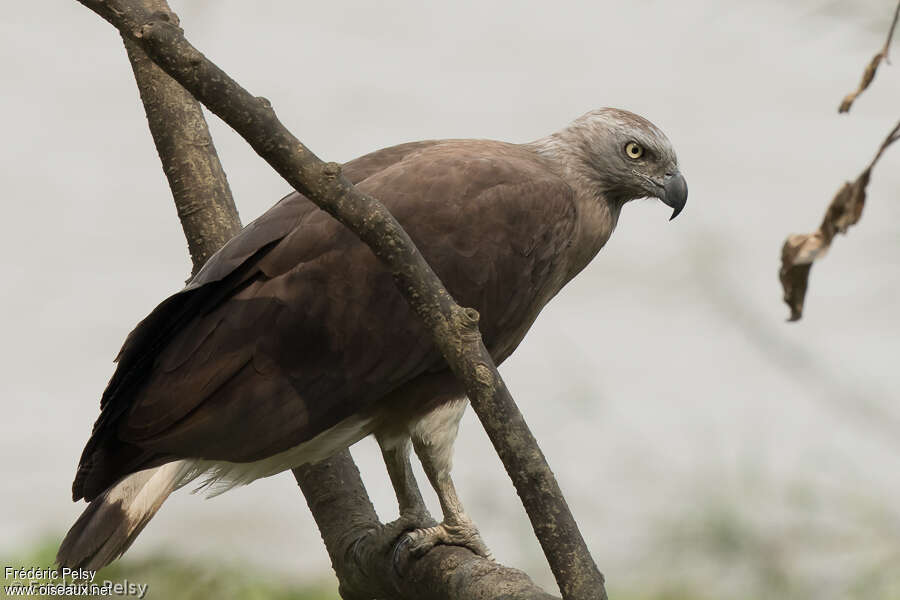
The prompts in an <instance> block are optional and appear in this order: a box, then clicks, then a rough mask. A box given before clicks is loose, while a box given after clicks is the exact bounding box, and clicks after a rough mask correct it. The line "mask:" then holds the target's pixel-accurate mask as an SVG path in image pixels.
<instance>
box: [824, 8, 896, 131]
mask: <svg viewBox="0 0 900 600" xmlns="http://www.w3.org/2000/svg"><path fill="white" fill-rule="evenodd" d="M898 17H900V1H898V2H897V8H896V9H894V19H893V20H892V21H891V26H890V28H889V29H888V36H887V40H885V42H884V46H883V47H882V48H881V50H880V51H879V52H878V54H876V55H875V56H873V57H872V60H870V61H869V64H868V65H867V66H866V70H865V71H863V76H862V81H860V83H859V87H858V88H857V89H856V91H855V92H850V93H849V94H847V95H846V96H844V99H843V100H842V101H841V105H840V106H839V107H838V112H839V113H845V112H850V107H851V106H853V102H855V101H856V98H857V97H858V96H859V95H860V94H862V93H863V91H865V89H866V88H867V87H869V84H871V83H872V80H873V79H875V73H877V72H878V65H880V64H881V61H882V60H883V61H884V62H886V63H888V64H890V62H891V61H890V60H888V49H889V48H890V46H891V39H892V38H893V37H894V29H895V28H896V27H897V19H898Z"/></svg>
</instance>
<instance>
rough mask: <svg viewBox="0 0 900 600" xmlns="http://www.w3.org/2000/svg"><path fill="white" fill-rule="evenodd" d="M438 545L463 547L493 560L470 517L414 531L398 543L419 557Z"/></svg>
mask: <svg viewBox="0 0 900 600" xmlns="http://www.w3.org/2000/svg"><path fill="white" fill-rule="evenodd" d="M438 544H443V545H445V546H462V547H464V548H468V549H469V550H471V551H472V552H474V553H475V554H477V555H478V556H483V557H484V558H491V551H490V550H488V547H487V546H486V545H485V543H484V541H483V540H482V539H481V534H480V533H478V529H477V528H476V527H475V523H473V522H472V521H471V519H469V518H468V517H465V516H463V517H458V518H456V519H454V520H453V521H444V522H443V523H440V524H439V525H435V526H433V527H426V528H424V529H414V530H413V531H410V532H408V533H406V534H405V535H404V536H403V537H402V538H401V539H400V541H399V542H398V544H397V545H398V547H402V546H408V549H409V552H410V554H412V555H413V556H416V557H419V556H423V555H424V554H425V553H426V552H428V551H429V550H431V549H432V548H433V547H435V546H437V545H438Z"/></svg>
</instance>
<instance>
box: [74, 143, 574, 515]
mask: <svg viewBox="0 0 900 600" xmlns="http://www.w3.org/2000/svg"><path fill="white" fill-rule="evenodd" d="M381 152H382V153H383V154H382V157H381V159H379V153H374V154H373V155H369V156H368V157H363V159H359V160H358V161H354V163H350V164H348V165H347V166H346V167H345V172H346V173H347V174H348V176H350V177H352V178H353V179H355V180H356V181H358V182H359V183H358V185H359V187H360V189H362V190H363V191H365V192H367V193H371V194H372V195H374V196H375V197H378V198H380V199H381V200H382V201H383V202H384V203H385V204H386V205H387V206H388V208H389V209H390V210H391V211H392V212H393V213H394V215H395V216H396V217H397V219H398V220H399V221H400V223H401V224H402V225H403V226H404V227H405V228H406V230H407V231H408V232H409V233H410V236H411V237H412V238H413V240H414V241H415V242H416V244H417V245H418V246H419V248H420V249H421V250H422V252H423V253H424V255H425V257H426V259H427V260H428V261H429V263H430V264H431V265H432V267H433V268H434V269H435V270H436V272H437V273H438V275H439V276H440V277H441V279H442V280H443V281H444V282H445V284H446V285H447V287H448V289H449V290H450V292H451V293H452V294H453V295H454V296H455V297H456V298H457V300H458V301H460V302H461V303H462V304H464V305H468V306H474V307H475V308H477V309H478V310H479V311H480V312H481V314H482V331H483V334H484V336H485V341H486V343H487V344H488V346H489V348H498V349H499V348H505V347H507V346H509V344H510V338H511V337H514V336H515V335H518V332H519V331H520V330H521V329H522V325H523V324H524V325H525V326H526V327H527V325H528V324H530V322H531V320H532V319H533V318H534V316H535V315H536V310H535V306H536V303H537V302H540V303H541V304H542V303H543V301H544V300H545V299H546V296H547V293H546V288H547V286H548V285H551V283H550V282H551V279H552V277H551V275H552V274H553V273H554V267H555V266H556V265H557V263H558V260H557V257H558V255H559V253H560V251H561V250H562V248H563V247H564V246H565V244H566V243H567V242H568V240H569V238H570V236H571V227H572V224H573V223H574V212H573V211H574V209H573V203H572V198H571V193H572V192H571V190H570V189H569V188H568V186H566V184H565V183H563V182H562V181H561V180H559V179H558V178H557V177H556V176H555V175H553V174H552V173H551V172H549V171H548V170H547V168H546V166H545V165H543V164H542V163H541V162H540V161H539V159H537V158H536V157H535V156H534V155H532V154H530V153H528V152H526V151H524V150H521V149H520V148H518V147H516V146H511V145H506V144H499V143H493V142H444V143H439V144H434V143H430V142H429V143H425V144H418V145H405V148H404V147H397V148H392V149H387V150H384V151H381ZM167 303H169V304H168V305H167ZM157 313H159V314H157ZM145 324H146V325H145ZM144 330H146V331H144ZM514 342H517V340H514ZM505 353H506V352H504V355H505ZM499 358H503V357H499ZM441 365H442V360H441V358H440V356H439V355H438V354H437V352H436V351H435V349H434V348H433V346H432V345H431V343H430V341H429V338H428V335H427V334H426V332H425V331H424V329H423V327H422V326H421V324H420V323H419V320H418V318H417V317H416V316H415V315H414V314H413V313H412V312H411V310H410V309H409V307H408V305H407V304H406V302H405V301H404V300H403V298H402V296H401V295H400V294H399V292H398V291H397V290H396V288H395V287H394V284H393V281H392V278H391V276H390V274H389V273H388V272H387V271H386V270H385V269H384V268H383V267H382V266H381V264H380V263H379V262H378V260H377V259H376V258H375V257H374V255H373V254H372V253H371V251H370V250H369V249H368V248H367V247H366V246H365V245H364V244H362V243H361V242H359V241H358V240H357V239H356V237H355V236H354V235H353V234H352V233H350V232H349V231H348V230H346V229H345V228H344V227H343V226H341V225H340V224H339V223H337V222H336V221H335V220H333V219H332V218H331V217H330V216H328V215H327V214H326V213H324V212H323V211H320V210H318V209H316V208H315V207H313V206H312V205H311V203H309V202H308V201H306V200H305V199H303V198H302V197H300V196H299V195H292V196H289V197H287V198H285V199H284V200H282V201H281V202H280V203H279V204H278V205H276V206H275V207H274V208H273V209H272V210H271V211H270V212H269V213H267V214H266V215H264V216H263V217H262V218H261V219H260V220H258V221H257V222H256V223H254V224H252V225H251V226H249V227H248V228H247V229H246V230H245V231H243V232H242V233H241V234H239V235H238V236H237V238H236V239H235V240H234V241H233V242H231V243H229V244H228V246H226V247H225V248H223V251H222V252H221V253H220V254H217V255H216V256H214V257H213V258H211V259H210V262H209V264H208V266H207V267H206V268H205V269H204V270H203V271H201V273H199V274H198V277H197V278H196V279H195V280H194V281H192V282H191V285H189V286H188V288H187V289H186V291H185V292H182V293H180V294H177V295H176V296H173V297H172V298H170V299H169V300H167V301H166V302H164V303H163V304H162V305H160V307H159V308H157V310H156V311H154V313H153V314H151V315H150V317H148V318H147V319H146V320H145V321H144V322H143V323H142V324H141V325H140V326H139V327H138V328H137V329H136V331H135V332H134V333H133V334H132V335H131V336H129V339H128V341H127V342H126V345H125V348H123V352H122V355H121V360H120V366H119V369H118V370H117V373H116V375H114V377H113V380H112V381H111V383H110V387H109V389H108V390H107V393H106V394H104V399H103V401H102V406H103V411H102V413H101V417H100V419H98V423H97V425H96V426H95V431H94V435H93V436H92V439H91V441H90V442H89V443H88V447H87V448H86V449H85V456H84V457H83V458H82V467H81V468H80V471H79V476H80V477H81V483H82V485H81V486H80V487H79V479H78V478H76V484H75V487H74V491H75V495H76V497H78V496H79V495H84V496H85V497H87V498H90V497H92V496H93V495H96V493H99V492H100V491H102V490H103V489H105V487H106V486H108V485H109V484H111V483H113V482H114V481H115V480H116V479H117V478H119V477H121V476H122V475H124V474H127V473H128V472H130V471H133V470H136V469H137V468H143V467H146V466H149V465H152V464H159V463H161V462H166V461H167V460H171V459H172V458H177V457H195V458H206V459H213V460H229V461H239V462H240V461H252V460H258V459H261V458H265V457H267V456H270V455H272V454H275V453H277V452H281V451H283V450H286V449H288V448H291V447H293V446H295V445H297V444H299V443H301V442H303V441H305V440H308V439H310V438H311V437H313V436H314V435H316V434H317V433H319V432H321V431H323V430H325V429H327V428H329V427H331V426H332V425H334V424H336V423H337V422H339V421H340V420H342V419H343V418H345V417H347V416H350V415H352V414H354V413H356V412H359V411H361V410H364V409H365V408H367V407H368V406H371V404H372V403H373V402H376V401H377V400H378V399H379V398H380V397H382V396H384V395H385V394H387V393H388V392H390V391H391V390H393V389H395V388H396V387H398V386H400V385H402V384H403V383H404V382H406V381H409V380H410V379H412V378H414V377H415V376H416V375H418V374H420V373H422V372H423V371H425V370H427V369H439V368H442V367H441ZM126 367H127V368H126ZM120 372H122V374H121V375H120ZM95 439H96V441H95ZM92 442H93V448H92ZM89 449H90V450H92V452H90V453H89V452H88V450H89ZM82 472H84V476H81V475H82Z"/></svg>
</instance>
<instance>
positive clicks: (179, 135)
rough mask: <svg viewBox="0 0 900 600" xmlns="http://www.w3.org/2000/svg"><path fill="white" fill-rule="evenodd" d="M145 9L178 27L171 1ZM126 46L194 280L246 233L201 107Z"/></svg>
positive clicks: (134, 46) (148, 3) (152, 2)
mask: <svg viewBox="0 0 900 600" xmlns="http://www.w3.org/2000/svg"><path fill="white" fill-rule="evenodd" d="M143 7H144V10H147V11H150V12H153V13H157V14H160V15H162V14H169V15H171V16H172V18H173V19H176V22H177V17H175V15H174V13H172V12H171V10H170V9H169V7H168V5H167V4H166V2H165V0H144V1H143ZM122 40H123V41H124V42H125V49H126V50H127V52H128V60H129V61H130V62H131V68H132V70H133V71H134V78H135V81H136V82H137V86H138V90H139V91H140V94H141V100H142V101H143V103H144V110H145V112H146V114H147V123H148V125H149V126H150V133H151V135H152V136H153V142H154V143H155V144H156V151H157V152H158V153H159V159H160V161H162V166H163V171H164V172H165V174H166V177H167V178H168V180H169V187H170V188H171V190H172V196H173V197H174V199H175V208H176V210H177V211H178V218H179V219H180V220H181V226H182V228H183V229H184V237H185V238H187V242H188V251H189V252H190V254H191V262H192V263H193V271H192V272H191V275H195V274H196V273H197V271H199V270H200V267H201V266H203V263H205V262H206V261H207V259H208V258H209V257H210V256H212V255H213V254H214V253H215V252H216V250H218V249H219V248H221V247H222V246H223V245H224V244H225V242H227V241H228V240H230V239H231V238H232V237H234V236H235V235H236V234H237V232H238V231H240V230H241V220H240V217H238V213H237V208H235V205H234V199H233V198H232V196H231V189H230V188H229V187H228V180H227V179H226V178H225V172H224V171H223V170H222V164H221V163H220V162H219V156H218V154H217V153H216V148H215V146H214V145H213V141H212V137H211V136H210V135H209V129H208V128H207V126H206V119H204V118H203V111H202V110H201V108H200V104H199V103H198V102H197V101H196V100H195V99H194V97H193V96H191V95H190V94H189V93H188V92H187V91H186V90H185V89H184V88H183V87H181V86H180V85H178V82H176V81H175V80H174V79H172V78H171V77H169V76H168V75H166V74H165V73H164V72H163V70H162V69H160V68H159V67H157V66H156V64H155V63H154V62H153V61H152V60H150V58H149V57H148V56H147V54H146V53H145V52H144V51H143V49H141V47H140V45H139V44H138V43H137V42H135V41H134V40H132V39H129V38H128V36H124V35H123V36H122Z"/></svg>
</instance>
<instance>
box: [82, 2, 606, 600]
mask: <svg viewBox="0 0 900 600" xmlns="http://www.w3.org/2000/svg"><path fill="white" fill-rule="evenodd" d="M79 1H80V2H81V4H83V5H85V6H86V7H88V8H90V9H91V10H93V11H94V12H96V13H97V14H98V15H100V16H101V17H103V18H104V19H106V20H107V21H108V22H110V23H111V24H112V25H113V26H115V27H116V28H117V29H118V30H119V31H120V32H121V33H122V35H123V37H125V38H126V39H128V40H132V41H134V42H135V43H137V44H139V45H140V47H141V48H142V49H143V50H144V52H146V53H147V55H148V56H149V57H150V58H151V59H152V60H153V62H154V63H156V64H157V65H159V66H160V67H161V68H162V70H163V71H165V72H166V73H167V74H168V75H170V76H171V77H172V78H173V79H174V80H176V81H177V82H178V83H179V84H181V86H183V87H184V88H185V89H186V90H188V91H189V92H190V93H191V94H192V95H193V96H194V97H195V98H196V99H198V100H199V101H200V102H202V103H203V104H204V105H206V106H207V107H208V108H209V109H210V110H212V111H213V112H214V113H215V114H217V115H218V116H219V117H220V118H222V119H223V120H224V121H225V122H227V123H228V124H229V125H230V126H231V127H233V128H234V129H235V130H236V131H237V132H238V133H239V134H240V135H241V136H242V137H244V139H245V140H247V142H248V143H249V144H250V145H251V146H252V147H253V148H254V150H256V152H257V153H258V154H259V155H260V156H261V157H263V158H264V159H265V160H266V161H267V162H268V163H269V164H270V165H271V166H272V167H273V168H274V169H275V170H276V171H277V172H278V173H279V174H281V175H282V177H284V178H285V180H287V181H288V182H289V183H290V184H291V185H292V186H293V187H294V188H295V189H296V190H297V191H299V192H300V193H302V194H304V195H305V196H306V197H307V198H309V199H310V200H312V201H313V202H315V203H316V204H317V205H318V206H319V207H320V208H322V209H323V210H326V211H327V212H329V213H330V214H331V215H332V216H334V217H335V218H336V219H338V220H339V221H340V222H341V223H343V224H344V225H345V226H347V227H348V228H350V229H351V230H352V231H353V232H354V233H356V234H357V235H358V236H359V237H360V238H361V239H362V240H363V241H364V242H365V243H366V244H368V245H369V247H370V248H371V249H372V251H373V252H374V253H375V255H376V256H378V257H379V258H380V259H381V260H382V261H383V262H384V263H385V265H386V266H387V267H388V268H389V269H390V271H391V273H392V274H393V276H394V279H395V282H396V283H397V285H398V287H399V289H400V290H401V292H402V293H403V294H404V296H405V297H406V299H407V301H408V302H409V304H410V306H411V307H412V308H413V309H414V310H415V312H416V313H417V314H418V315H419V316H420V318H422V319H423V321H424V323H425V324H426V326H427V328H428V329H429V331H430V333H431V335H432V339H433V341H434V343H435V344H436V345H437V347H438V348H439V349H440V350H441V352H442V353H443V355H444V357H445V359H446V360H447V363H448V365H449V366H450V368H451V369H452V370H453V372H454V373H455V374H456V376H457V377H458V378H459V379H460V380H461V381H462V382H463V383H464V385H465V388H466V391H467V394H468V396H469V399H470V401H471V403H472V406H473V408H474V409H475V412H476V414H477V415H478V417H479V419H480V420H481V422H482V424H483V425H484V427H485V430H486V431H487V433H488V436H489V437H490V439H491V442H492V443H493V445H494V448H495V449H496V451H497V453H498V455H499V456H500V458H501V460H502V461H503V464H504V467H505V468H506V471H507V473H508V474H509V476H510V478H511V479H512V481H513V483H514V485H515V487H516V490H517V492H518V494H519V496H520V498H521V499H522V503H523V505H524V506H525V509H526V511H527V513H528V516H529V518H530V520H531V523H532V527H533V528H534V530H535V533H536V534H537V537H538V539H539V541H540V543H541V546H542V547H543V550H544V553H545V555H546V557H547V560H548V562H549V563H550V567H551V570H552V571H553V573H554V576H555V577H556V580H557V583H558V584H559V587H560V590H561V592H562V595H563V597H564V598H566V599H567V600H569V599H578V600H582V599H604V600H605V598H606V592H605V589H604V582H603V575H602V574H601V573H600V571H599V570H598V569H597V567H596V565H595V564H594V561H593V559H592V558H591V556H590V554H589V552H588V550H587V546H586V544H585V543H584V540H583V538H582V536H581V533H580V532H579V531H578V527H577V525H576V523H575V520H574V518H573V517H572V514H571V512H570V511H569V508H568V506H567V504H566V501H565V499H564V498H563V495H562V492H561V491H560V489H559V486H558V484H557V482H556V479H555V477H554V476H553V473H552V472H551V470H550V468H549V466H548V465H547V462H546V460H545V458H544V456H543V454H542V452H541V450H540V448H539V447H538V445H537V442H536V440H535V439H534V436H533V435H532V434H531V431H530V430H529V429H528V426H527V424H526V423H525V421H524V418H523V417H522V415H521V413H520V412H519V410H518V407H517V406H516V404H515V402H514V401H513V399H512V397H511V396H510V394H509V391H508V389H507V388H506V385H505V384H504V382H503V380H502V378H501V377H500V375H499V373H498V372H497V369H496V366H495V365H494V362H493V359H492V358H491V356H490V354H489V353H488V352H487V350H486V348H485V347H484V344H483V343H482V340H481V336H480V333H479V331H478V313H477V311H475V310H473V309H466V308H462V307H460V306H459V305H457V304H456V303H455V302H454V300H453V299H452V298H451V297H450V295H449V293H448V292H447V291H446V289H444V287H443V285H442V283H441V282H440V280H439V279H438V278H437V276H436V275H435V273H434V272H433V271H432V270H431V268H430V267H429V266H428V264H427V263H426V262H425V260H424V259H423V258H422V256H421V254H420V253H419V252H418V250H417V249H416V248H415V245H414V244H413V242H412V240H410V238H409V236H408V235H407V234H406V232H405V231H403V229H402V227H400V225H399V223H397V221H396V220H395V219H394V218H393V216H391V214H390V213H389V212H388V211H387V210H386V209H385V207H384V206H383V205H382V204H381V203H380V202H379V201H378V200H376V199H374V198H372V197H369V196H366V195H364V194H362V193H360V192H359V191H358V190H356V189H355V188H354V187H353V186H352V185H351V184H350V183H349V182H348V181H347V180H346V178H344V177H342V176H341V173H340V165H338V164H336V163H324V162H322V161H321V160H320V159H319V158H318V157H317V156H315V154H313V153H312V152H311V151H310V150H309V149H308V148H306V147H305V146H304V145H303V144H302V143H301V142H300V141H299V140H298V139H297V138H296V137H294V136H293V135H292V134H291V133H290V132H289V131H288V130H287V129H286V128H285V127H284V126H283V125H282V124H281V123H280V122H279V121H278V119H277V117H276V116H275V113H274V111H273V110H272V107H271V105H270V103H269V102H268V101H267V100H265V99H264V98H255V97H253V96H252V95H250V94H249V92H247V91H246V90H245V89H243V88H242V87H241V86H240V85H238V84H237V82H235V81H234V80H233V79H231V78H230V77H229V76H228V75H227V74H226V73H224V72H223V71H222V70H221V69H219V68H218V67H217V66H215V65H214V64H213V63H212V62H210V61H209V60H208V59H206V57H205V56H203V54H201V53H200V52H199V51H198V50H197V49H195V48H194V47H193V46H192V45H191V44H190V43H188V41H187V40H186V39H185V37H184V35H183V32H182V31H181V29H180V28H179V27H178V25H177V19H175V17H174V15H172V13H171V11H168V10H166V11H154V10H151V9H148V7H147V5H146V4H145V3H144V1H142V0H79ZM338 458H340V457H338ZM354 469H355V467H354ZM351 478H352V474H351ZM301 479H302V472H301ZM357 479H358V475H357ZM360 487H361V484H360ZM326 489H327V488H326ZM304 491H306V490H304ZM316 504H318V503H317V502H313V501H310V506H311V507H312V506H313V505H316ZM317 518H318V516H317ZM375 522H376V523H377V520H376V521H375ZM326 543H328V536H326ZM332 547H334V548H339V545H335V544H332ZM353 547H354V548H357V549H358V548H359V547H358V546H357V545H354V546H353ZM447 551H451V552H452V551H454V549H449V550H448V549H440V552H441V553H442V554H445V553H446V552H447ZM382 554H383V553H382ZM431 554H435V553H434V552H432V553H429V555H428V556H426V557H425V558H424V559H421V560H419V561H415V562H416V563H417V564H420V563H424V564H427V563H429V562H431V561H432V559H431V558H429V557H430V555H431ZM335 556H336V554H335V553H332V559H333V560H334V558H335ZM434 560H440V556H439V555H437V554H436V555H435V557H434ZM473 561H474V559H473ZM337 566H338V565H336V567H337ZM446 568H447V566H444V567H442V569H446ZM435 573H437V574H442V578H443V580H444V581H445V582H446V580H447V577H448V575H449V574H450V573H448V572H447V571H445V570H440V569H439V570H437V571H435ZM372 575H373V576H374V575H375V573H372ZM339 576H340V574H339ZM407 579H408V578H407ZM463 579H467V578H466V577H463ZM342 583H343V582H342ZM431 585H433V584H431ZM431 585H429V586H426V587H425V588H423V590H422V591H423V592H425V591H431V592H433V591H434V588H433V587H431ZM347 591H348V592H349V590H347ZM492 591H493V592H494V593H496V594H497V595H501V594H503V592H504V591H505V590H503V589H493V588H492ZM409 597H422V596H415V595H414V596H409ZM456 597H459V596H456ZM473 597H485V596H483V595H480V596H473Z"/></svg>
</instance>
